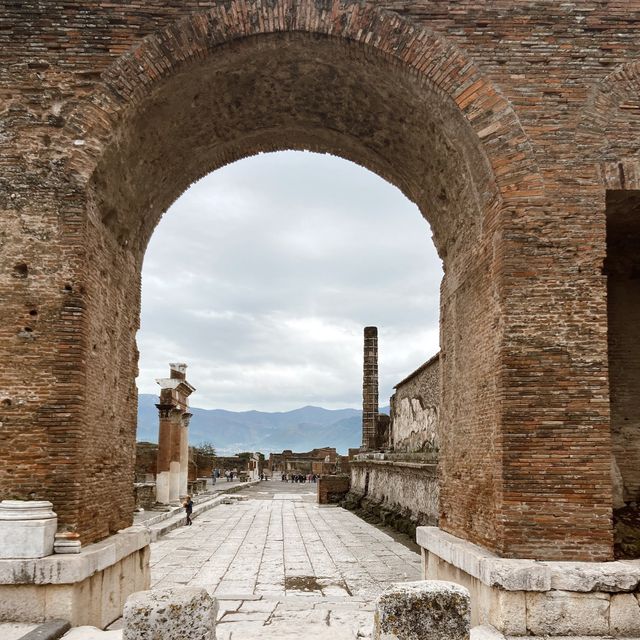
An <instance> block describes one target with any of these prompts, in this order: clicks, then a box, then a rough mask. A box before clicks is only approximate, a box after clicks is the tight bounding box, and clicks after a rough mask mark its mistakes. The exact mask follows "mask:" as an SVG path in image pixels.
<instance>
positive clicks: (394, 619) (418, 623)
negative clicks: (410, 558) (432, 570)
mask: <svg viewBox="0 0 640 640" xmlns="http://www.w3.org/2000/svg"><path fill="white" fill-rule="evenodd" d="M470 625H471V603H470V596H469V592H468V591H467V589H465V588H464V587H461V586H460V585H458V584H455V583H453V582H445V581H441V580H425V581H423V582H407V583H402V584H395V585H393V586H391V587H389V588H388V589H386V590H385V591H383V592H382V594H380V596H379V597H378V600H377V603H376V613H375V627H374V629H375V631H374V639H375V640H468V639H469V630H470Z"/></svg>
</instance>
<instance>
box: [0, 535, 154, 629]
mask: <svg viewBox="0 0 640 640" xmlns="http://www.w3.org/2000/svg"><path fill="white" fill-rule="evenodd" d="M150 538H151V534H150V532H149V530H148V529H146V528H144V527H140V526H134V527H129V528H128V529H123V530H122V531H120V532H118V533H117V534H115V535H114V536H111V537H109V538H107V539H106V540H103V541H101V542H97V543H95V544H91V545H88V546H86V547H83V548H82V550H81V552H80V553H75V554H70V555H66V554H65V555H56V554H54V555H51V556H47V557H45V558H38V559H33V560H12V559H10V560H4V559H3V560H0V621H2V622H45V621H47V620H52V619H62V620H67V621H68V622H69V623H70V624H71V625H72V626H74V627H76V626H82V625H90V626H93V627H99V628H101V629H104V628H105V627H106V626H107V625H109V624H111V623H112V622H113V621H114V620H117V619H118V618H119V617H120V616H121V615H122V609H123V607H124V603H125V600H126V599H127V597H128V596H129V595H131V594H132V593H134V592H136V591H142V590H145V589H148V588H149V584H150V572H149V551H150V547H149V542H150Z"/></svg>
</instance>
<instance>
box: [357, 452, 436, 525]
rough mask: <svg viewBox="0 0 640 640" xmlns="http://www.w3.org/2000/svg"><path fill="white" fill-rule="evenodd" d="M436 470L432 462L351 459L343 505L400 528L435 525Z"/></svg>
mask: <svg viewBox="0 0 640 640" xmlns="http://www.w3.org/2000/svg"><path fill="white" fill-rule="evenodd" d="M436 471H437V469H436V465H435V464H421V463H412V462H401V461H393V460H362V461H355V462H352V463H351V487H350V490H349V492H350V493H349V496H348V497H347V500H346V502H345V505H346V506H347V507H348V508H351V509H353V510H355V511H356V512H357V511H358V510H361V511H363V512H366V513H367V514H371V515H373V516H375V517H378V518H380V519H381V520H383V521H384V522H385V523H388V524H390V525H392V526H395V528H397V529H400V530H402V531H409V532H410V529H411V527H414V528H415V527H416V526H419V525H435V524H437V523H438V497H439V490H438V478H437V473H436ZM397 524H399V525H400V526H397Z"/></svg>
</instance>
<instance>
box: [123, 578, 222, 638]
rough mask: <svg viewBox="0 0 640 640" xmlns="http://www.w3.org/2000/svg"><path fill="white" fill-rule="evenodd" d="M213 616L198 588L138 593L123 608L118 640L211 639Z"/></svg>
mask: <svg viewBox="0 0 640 640" xmlns="http://www.w3.org/2000/svg"><path fill="white" fill-rule="evenodd" d="M217 613H218V602H217V601H216V600H214V599H213V598H212V597H211V596H210V595H209V594H208V593H207V591H206V589H202V588H201V587H175V588H172V589H158V590H153V591H138V592H137V593H134V594H132V595H131V596H129V598H128V599H127V602H126V603H125V605H124V612H123V618H124V628H123V632H122V640H215V637H216V630H215V629H216V615H217Z"/></svg>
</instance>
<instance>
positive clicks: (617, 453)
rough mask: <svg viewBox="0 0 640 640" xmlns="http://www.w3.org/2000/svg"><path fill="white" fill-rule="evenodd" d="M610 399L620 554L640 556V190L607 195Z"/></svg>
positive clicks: (616, 517)
mask: <svg viewBox="0 0 640 640" xmlns="http://www.w3.org/2000/svg"><path fill="white" fill-rule="evenodd" d="M606 203H607V209H606V213H607V257H606V261H605V273H606V275H607V313H608V344H609V398H610V407H611V414H610V415H611V435H612V445H613V454H614V462H613V463H614V471H613V474H614V479H615V481H614V488H615V490H614V508H615V509H616V511H615V512H614V521H615V522H616V529H617V532H616V554H617V555H618V556H621V557H636V558H637V557H638V556H639V555H640V547H639V545H638V539H640V522H639V520H638V516H639V513H638V509H637V507H636V505H637V503H638V501H639V500H640V341H638V327H639V326H640V254H639V253H638V246H640V191H638V190H610V191H607V200H606Z"/></svg>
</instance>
